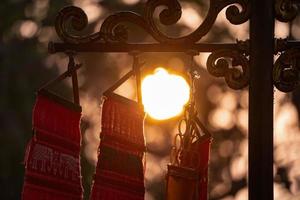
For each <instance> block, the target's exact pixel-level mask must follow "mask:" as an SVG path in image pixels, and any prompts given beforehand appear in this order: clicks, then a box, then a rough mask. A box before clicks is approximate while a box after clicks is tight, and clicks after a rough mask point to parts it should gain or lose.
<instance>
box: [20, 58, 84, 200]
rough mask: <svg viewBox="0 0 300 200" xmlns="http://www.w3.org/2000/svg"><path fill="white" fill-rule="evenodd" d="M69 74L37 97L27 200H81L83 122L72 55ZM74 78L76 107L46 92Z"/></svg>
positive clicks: (26, 179)
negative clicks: (57, 84)
mask: <svg viewBox="0 0 300 200" xmlns="http://www.w3.org/2000/svg"><path fill="white" fill-rule="evenodd" d="M69 59H70V61H69V66H68V70H67V71H66V72H65V73H63V74H61V75H60V76H58V77H57V78H56V79H54V80H53V81H50V82H48V83H47V84H46V85H45V86H43V87H42V89H40V90H39V91H38V93H37V99H36V103H35V106H34V109H33V117H32V118H33V119H32V123H33V132H34V135H33V138H32V139H31V140H30V142H29V144H28V145H27V149H26V153H25V159H24V163H25V177H24V186H23V192H22V199H23V200H41V199H47V200H81V199H82V198H83V195H82V192H83V191H82V186H81V175H80V158H79V154H80V144H81V135H80V125H79V124H80V118H81V107H80V106H79V94H78V82H77V74H76V70H77V69H79V68H80V67H81V65H80V64H79V65H77V64H75V62H74V57H73V55H72V54H70V55H69ZM69 76H72V85H73V95H74V103H72V102H70V101H68V100H65V99H63V98H62V97H60V96H58V95H56V94H54V93H52V92H50V91H48V90H47V89H46V88H47V87H49V86H50V85H52V84H54V83H57V82H59V81H61V80H63V79H65V78H67V77H69Z"/></svg>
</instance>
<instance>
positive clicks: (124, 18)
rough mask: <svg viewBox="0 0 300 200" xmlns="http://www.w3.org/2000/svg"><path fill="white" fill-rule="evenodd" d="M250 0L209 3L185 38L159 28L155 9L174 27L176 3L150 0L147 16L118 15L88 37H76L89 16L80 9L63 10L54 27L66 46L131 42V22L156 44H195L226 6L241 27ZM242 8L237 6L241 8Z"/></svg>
mask: <svg viewBox="0 0 300 200" xmlns="http://www.w3.org/2000/svg"><path fill="white" fill-rule="evenodd" d="M249 2H250V0H226V1H225V0H210V6H209V9H208V13H207V15H206V17H205V19H204V21H203V22H202V24H200V25H199V27H198V28H197V29H196V30H195V31H194V32H192V33H190V34H188V35H186V36H182V37H177V38H174V37H170V36H167V35H166V34H164V33H163V32H161V31H160V30H159V28H158V26H157V23H156V19H155V17H154V13H155V11H156V8H158V7H160V6H162V7H164V9H163V10H162V11H161V12H160V14H159V22H160V23H162V24H164V25H173V24H176V23H177V22H178V20H179V19H180V18H181V14H182V11H181V6H180V4H179V2H178V1H177V0H148V1H147V3H146V6H145V10H144V12H143V13H144V14H143V15H139V14H136V13H133V12H119V13H116V14H113V15H111V16H109V17H108V18H106V19H105V21H104V22H103V24H102V26H101V28H100V30H99V32H96V33H94V34H91V35H87V36H79V35H76V34H75V33H76V32H79V31H82V30H83V29H84V28H86V26H87V25H88V20H87V16H86V14H85V13H84V12H83V10H81V9H80V8H77V7H74V6H69V7H65V8H64V9H62V10H61V11H60V13H59V15H58V16H57V18H56V23H55V28H56V31H57V33H58V36H59V37H60V38H61V39H62V40H63V41H64V42H66V43H71V44H83V43H89V42H93V41H100V42H101V41H102V42H121V43H125V42H127V39H128V34H129V31H128V29H127V28H126V27H125V26H124V23H132V24H135V25H137V26H139V27H141V28H143V29H144V30H145V31H146V32H147V33H148V34H150V35H151V36H152V37H153V38H154V39H155V40H156V41H157V42H159V43H167V44H186V43H189V44H192V43H196V42H198V41H200V40H201V38H202V37H203V36H205V35H206V34H207V33H208V32H209V30H210V29H211V27H212V26H213V24H214V22H215V20H216V18H217V16H218V14H219V12H220V11H221V10H222V9H224V8H225V7H227V6H229V7H228V8H227V10H226V17H227V19H228V20H229V21H230V22H231V23H232V24H242V23H244V22H246V21H247V20H248V19H249V14H250V6H249ZM237 4H238V5H239V7H238V5H237Z"/></svg>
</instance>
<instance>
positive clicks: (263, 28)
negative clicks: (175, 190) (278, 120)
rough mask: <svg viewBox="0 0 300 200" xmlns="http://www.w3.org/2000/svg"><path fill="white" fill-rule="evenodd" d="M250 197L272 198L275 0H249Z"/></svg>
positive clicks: (256, 199)
mask: <svg viewBox="0 0 300 200" xmlns="http://www.w3.org/2000/svg"><path fill="white" fill-rule="evenodd" d="M251 2H252V3H251V10H252V11H251V18H250V87H249V200H273V82H272V69H273V51H274V50H273V49H274V0H251Z"/></svg>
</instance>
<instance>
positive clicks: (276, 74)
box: [273, 40, 300, 92]
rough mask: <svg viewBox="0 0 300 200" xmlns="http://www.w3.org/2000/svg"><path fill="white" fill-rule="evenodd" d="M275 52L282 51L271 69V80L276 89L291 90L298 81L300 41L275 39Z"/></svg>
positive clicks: (299, 80)
mask: <svg viewBox="0 0 300 200" xmlns="http://www.w3.org/2000/svg"><path fill="white" fill-rule="evenodd" d="M276 44H277V45H276V47H277V49H276V52H277V53H278V52H282V53H281V55H280V56H279V58H278V59H277V60H276V62H275V65H274V69H273V81H274V85H275V86H276V88H277V89H279V90H280V91H282V92H291V91H293V90H294V89H295V88H296V86H298V85H299V82H300V42H297V41H293V42H291V41H288V40H277V42H276Z"/></svg>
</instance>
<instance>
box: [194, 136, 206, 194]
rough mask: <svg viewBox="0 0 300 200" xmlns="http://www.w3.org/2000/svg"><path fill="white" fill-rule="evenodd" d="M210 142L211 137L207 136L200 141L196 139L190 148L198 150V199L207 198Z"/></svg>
mask: <svg viewBox="0 0 300 200" xmlns="http://www.w3.org/2000/svg"><path fill="white" fill-rule="evenodd" d="M210 144H211V137H207V138H205V139H203V140H201V141H197V142H195V143H194V144H192V149H193V150H194V151H196V152H199V155H200V157H199V168H198V172H199V182H198V184H199V190H198V195H199V200H207V199H208V191H207V184H208V161H209V153H210Z"/></svg>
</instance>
